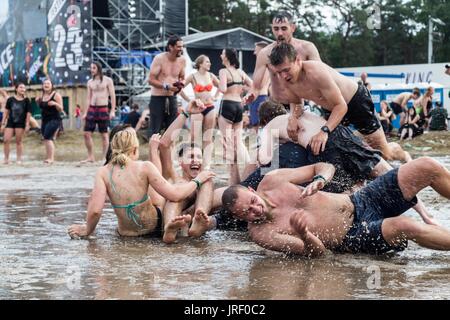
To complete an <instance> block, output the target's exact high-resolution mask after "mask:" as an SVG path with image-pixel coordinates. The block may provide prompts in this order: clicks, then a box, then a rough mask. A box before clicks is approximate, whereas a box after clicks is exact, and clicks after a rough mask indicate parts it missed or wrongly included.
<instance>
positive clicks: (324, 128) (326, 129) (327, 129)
mask: <svg viewBox="0 0 450 320" xmlns="http://www.w3.org/2000/svg"><path fill="white" fill-rule="evenodd" d="M320 130H322V131H323V132H325V133H327V134H330V133H331V131H330V128H328V127H327V126H323V127H322V128H320Z"/></svg>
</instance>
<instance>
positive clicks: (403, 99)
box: [390, 88, 420, 125]
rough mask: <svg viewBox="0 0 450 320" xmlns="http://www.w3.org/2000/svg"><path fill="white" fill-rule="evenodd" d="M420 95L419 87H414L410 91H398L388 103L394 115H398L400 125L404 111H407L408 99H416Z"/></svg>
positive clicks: (403, 120) (404, 114)
mask: <svg viewBox="0 0 450 320" xmlns="http://www.w3.org/2000/svg"><path fill="white" fill-rule="evenodd" d="M419 97H420V90H419V88H414V89H413V91H412V92H403V93H400V94H399V95H398V96H396V97H395V99H394V100H393V101H392V102H391V103H390V107H391V109H392V111H393V112H394V114H395V115H400V125H403V123H404V122H405V116H406V112H407V111H408V102H409V101H410V100H414V101H415V100H417V99H419Z"/></svg>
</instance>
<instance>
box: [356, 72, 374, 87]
mask: <svg viewBox="0 0 450 320" xmlns="http://www.w3.org/2000/svg"><path fill="white" fill-rule="evenodd" d="M367 78H368V74H367V72H363V73H361V77H360V80H358V84H359V83H361V84H363V85H364V86H365V87H366V88H367V90H369V91H370V90H372V85H371V84H370V82H369V81H367Z"/></svg>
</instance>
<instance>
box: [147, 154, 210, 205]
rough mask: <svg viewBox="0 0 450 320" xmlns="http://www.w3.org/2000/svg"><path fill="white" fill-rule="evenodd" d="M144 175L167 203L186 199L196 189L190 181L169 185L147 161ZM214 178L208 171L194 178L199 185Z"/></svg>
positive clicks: (194, 184)
mask: <svg viewBox="0 0 450 320" xmlns="http://www.w3.org/2000/svg"><path fill="white" fill-rule="evenodd" d="M145 168H146V173H147V177H148V181H149V183H150V185H151V186H152V187H153V188H154V189H155V190H156V192H158V193H159V194H160V195H162V196H163V197H164V198H166V199H167V200H169V201H172V202H179V201H182V200H184V199H186V198H187V197H188V196H189V195H191V194H192V193H193V192H194V191H195V190H196V189H197V187H198V184H197V183H196V182H195V181H194V180H191V181H189V182H185V183H181V184H177V185H173V184H171V183H169V182H168V181H167V180H166V179H164V177H163V176H162V175H161V174H160V173H159V172H158V169H157V168H156V167H155V165H154V164H153V163H151V162H149V161H146V162H145ZM214 176H215V174H214V173H212V172H209V171H202V172H201V173H200V174H199V175H198V176H197V178H196V180H197V181H198V182H200V184H203V183H204V182H206V181H208V180H210V179H212V178H213V177H214Z"/></svg>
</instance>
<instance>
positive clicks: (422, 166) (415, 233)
mask: <svg viewBox="0 0 450 320" xmlns="http://www.w3.org/2000/svg"><path fill="white" fill-rule="evenodd" d="M334 171H335V169H334V167H333V165H331V164H325V163H317V164H314V165H311V166H306V167H302V168H298V169H279V170H275V171H272V172H270V173H268V174H267V175H266V176H265V177H264V179H263V180H262V181H261V183H260V184H259V187H258V189H257V190H256V191H255V190H252V189H250V188H245V187H242V186H232V187H229V188H228V189H227V190H226V191H225V192H224V193H223V196H222V202H223V204H224V206H225V207H226V208H228V209H229V210H230V211H231V212H233V214H234V216H236V217H237V218H239V219H242V220H245V221H247V222H248V223H249V226H248V228H249V234H250V236H251V238H252V240H253V241H254V242H256V243H257V244H259V245H260V246H262V247H264V248H267V249H270V250H275V251H281V252H285V253H290V254H297V255H303V256H308V257H316V256H320V255H322V254H323V253H324V252H325V251H326V249H329V250H331V251H334V252H350V253H367V254H384V253H386V252H389V251H402V250H404V249H405V248H406V247H407V245H408V240H413V241H414V242H416V243H417V244H419V245H420V246H423V247H426V248H430V249H434V250H450V232H449V231H448V230H446V229H444V228H442V227H439V226H435V225H427V224H424V223H420V222H417V221H415V220H413V219H411V218H408V217H405V216H401V214H402V213H404V212H405V211H407V210H408V209H410V208H412V207H413V206H414V205H415V204H416V203H417V198H416V194H417V193H418V192H420V191H421V190H422V189H424V188H426V187H428V186H430V187H432V188H433V189H434V190H435V191H436V192H438V193H439V194H441V195H442V196H444V197H446V198H447V199H450V172H449V171H448V170H447V169H445V168H444V167H443V166H442V165H441V164H439V163H438V162H437V161H435V160H433V159H431V158H426V157H424V158H419V159H417V160H413V161H411V162H409V163H407V164H404V165H402V166H401V167H400V168H398V169H394V170H391V171H389V172H388V173H387V174H385V175H384V176H381V177H378V178H377V179H375V180H374V181H372V182H371V183H369V184H368V185H367V186H366V187H364V188H362V189H361V190H359V191H357V192H356V193H353V194H352V195H345V194H333V193H327V192H323V191H319V190H321V189H322V188H323V187H324V186H325V185H326V184H327V183H328V182H329V181H330V180H331V179H332V177H333V175H334ZM306 182H310V183H309V184H308V185H307V187H305V188H303V187H301V186H299V185H300V184H302V183H306Z"/></svg>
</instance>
